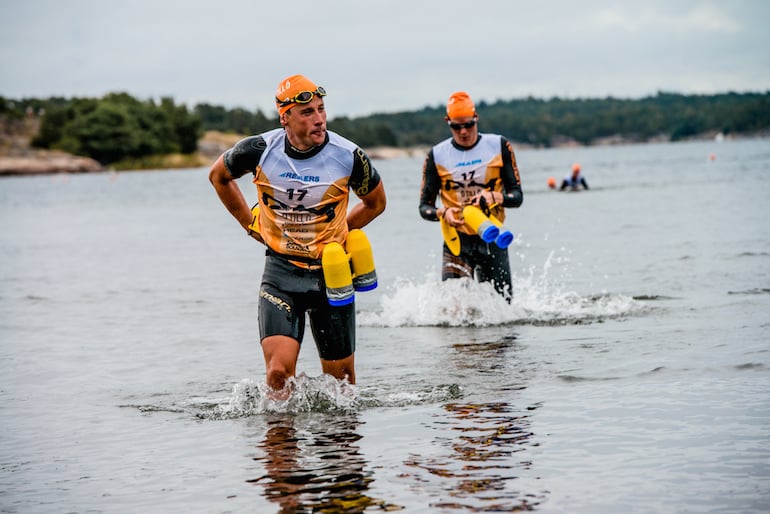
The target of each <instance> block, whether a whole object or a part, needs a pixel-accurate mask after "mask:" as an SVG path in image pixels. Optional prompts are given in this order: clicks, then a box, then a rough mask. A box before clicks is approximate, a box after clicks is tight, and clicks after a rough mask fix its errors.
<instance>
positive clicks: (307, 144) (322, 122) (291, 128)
mask: <svg viewBox="0 0 770 514" xmlns="http://www.w3.org/2000/svg"><path fill="white" fill-rule="evenodd" d="M283 120H284V121H283V126H284V127H285V128H286V135H287V136H288V138H289V142H290V143H291V144H292V145H293V146H294V147H296V148H297V149H299V150H307V149H309V148H312V147H314V146H316V145H320V144H321V143H323V142H324V141H325V140H326V107H325V106H324V101H323V98H322V97H320V96H314V97H313V99H312V100H310V102H308V103H306V104H296V105H294V106H293V107H292V108H291V109H289V110H288V111H286V113H285V114H284V115H283Z"/></svg>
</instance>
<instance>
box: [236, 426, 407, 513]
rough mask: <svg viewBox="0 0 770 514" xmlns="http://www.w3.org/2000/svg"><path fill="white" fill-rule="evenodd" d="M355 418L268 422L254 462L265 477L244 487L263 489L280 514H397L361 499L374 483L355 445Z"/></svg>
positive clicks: (390, 507)
mask: <svg viewBox="0 0 770 514" xmlns="http://www.w3.org/2000/svg"><path fill="white" fill-rule="evenodd" d="M359 423H360V422H359V421H358V420H357V418H356V417H355V416H354V415H349V416H340V415H326V414H324V415H317V414H314V415H309V416H301V417H298V416H294V415H280V416H274V417H271V418H269V419H268V424H267V431H266V432H265V436H264V439H263V440H262V441H261V442H260V443H259V444H258V445H257V448H258V449H259V450H261V451H262V453H263V454H262V455H261V456H258V457H254V460H256V461H259V462H260V463H261V464H262V465H263V466H264V470H265V473H264V474H263V475H262V476H260V477H258V478H254V479H250V480H248V482H251V483H255V484H259V485H261V486H262V487H264V490H265V492H264V495H265V497H266V498H267V499H268V500H270V501H271V502H274V503H276V504H277V505H278V507H279V509H278V511H277V512H279V513H305V512H307V513H310V512H321V513H351V514H352V513H359V512H364V511H365V510H366V509H368V508H372V507H374V508H376V509H377V510H379V511H394V510H400V507H399V506H397V505H392V504H387V503H386V502H385V501H383V500H378V499H375V498H372V497H370V496H368V495H367V494H366V493H367V491H368V489H369V487H370V485H371V483H372V482H373V481H374V478H373V477H372V472H371V471H369V470H368V469H367V462H366V460H365V459H364V457H363V456H362V455H361V452H360V448H359V446H358V445H357V444H356V443H357V442H358V441H359V440H360V439H361V437H362V436H361V435H359V434H358V433H357V432H356V428H357V426H358V425H359Z"/></svg>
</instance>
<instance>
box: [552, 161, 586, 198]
mask: <svg viewBox="0 0 770 514" xmlns="http://www.w3.org/2000/svg"><path fill="white" fill-rule="evenodd" d="M549 185H550V184H549ZM580 186H583V189H586V190H587V189H588V182H586V179H585V178H584V177H583V175H581V174H580V164H578V163H575V164H573V165H572V175H567V176H566V177H564V180H562V182H561V187H560V188H559V190H560V191H564V190H565V189H567V188H569V189H570V191H579V190H580Z"/></svg>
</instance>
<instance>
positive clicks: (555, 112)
mask: <svg viewBox="0 0 770 514" xmlns="http://www.w3.org/2000/svg"><path fill="white" fill-rule="evenodd" d="M476 108H477V111H478V113H479V116H480V119H481V121H482V131H484V132H494V133H498V134H502V135H504V136H506V137H507V138H508V139H509V140H511V141H512V142H513V143H514V144H520V145H527V146H530V147H536V148H548V147H554V146H563V145H566V144H572V145H596V144H608V143H621V142H622V143H633V142H652V141H681V140H686V139H692V138H699V137H704V135H709V136H710V137H713V135H715V134H722V135H724V136H727V137H735V136H756V135H760V136H764V135H767V134H768V133H770V91H767V92H764V93H735V92H729V93H723V94H714V95H683V94H677V93H667V92H659V93H657V94H656V95H654V96H650V97H646V98H641V99H618V98H612V97H608V98H603V99H598V98H597V99H560V98H551V99H538V98H533V97H528V98H522V99H513V100H498V101H496V102H494V103H489V102H486V101H479V102H477V105H476ZM327 124H328V128H329V129H330V130H333V131H335V132H338V133H339V134H341V135H343V136H345V137H348V138H350V139H352V140H353V141H355V142H356V143H357V144H358V145H359V146H361V147H363V148H375V147H394V148H412V147H421V146H422V147H424V146H429V145H432V144H435V143H437V142H438V141H440V140H442V139H445V138H446V137H448V136H449V132H448V130H447V127H446V124H445V122H444V107H443V105H437V106H434V107H428V106H426V107H424V108H422V109H420V110H416V111H403V112H394V113H377V114H372V115H369V116H362V117H356V118H348V117H344V116H343V117H330V119H329V120H328V123H327ZM278 126H279V124H278V120H277V115H276V114H275V113H270V115H267V114H265V113H263V112H262V111H261V110H259V109H257V110H255V111H249V110H247V109H243V108H234V109H229V108H226V107H224V106H221V105H212V104H207V103H201V104H197V105H195V106H194V107H192V108H190V107H187V106H186V105H183V104H176V103H175V102H174V100H173V99H172V98H167V97H165V98H161V99H160V100H159V101H155V100H140V99H137V98H134V97H132V96H131V95H129V94H127V93H110V94H107V95H105V96H103V97H102V98H69V99H68V98H62V97H51V98H46V99H35V98H25V99H20V100H14V99H7V98H4V97H0V155H5V156H7V155H13V154H14V152H15V153H16V154H18V153H19V151H20V149H23V147H24V146H25V144H26V145H27V146H28V147H29V148H31V149H35V150H38V151H41V152H46V151H47V152H63V153H67V154H71V155H74V156H79V157H81V158H86V159H92V160H93V161H95V162H97V163H99V164H100V165H102V166H109V167H112V168H114V169H130V168H146V167H156V166H158V165H159V163H163V162H175V163H178V165H179V166H189V165H194V163H196V162H198V161H200V152H201V144H202V142H203V141H204V139H205V138H204V136H205V135H208V134H211V133H218V134H223V135H230V136H232V137H237V136H238V135H244V134H254V133H259V132H262V131H264V130H268V129H272V128H276V127H278ZM232 137H230V138H229V139H232ZM212 150H213V151H220V150H221V148H213V149H212ZM28 153H29V152H28ZM169 156H173V157H174V158H173V159H171V160H169V158H168V157H169ZM196 156H197V157H196Z"/></svg>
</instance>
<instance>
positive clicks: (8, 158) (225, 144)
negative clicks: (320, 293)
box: [0, 131, 770, 177]
mask: <svg viewBox="0 0 770 514" xmlns="http://www.w3.org/2000/svg"><path fill="white" fill-rule="evenodd" d="M242 137H243V136H242V135H236V134H222V133H217V132H213V131H212V132H209V133H206V134H205V135H204V136H203V137H202V138H201V140H200V143H199V145H198V152H197V153H195V154H191V155H186V156H181V155H168V156H157V158H155V159H152V160H149V161H145V162H142V161H139V162H137V163H135V164H134V165H133V166H126V167H122V168H121V167H117V168H116V167H110V166H104V165H102V164H101V163H99V162H98V161H96V160H94V159H91V158H88V157H81V156H77V155H72V154H68V153H66V152H62V151H58V150H40V149H34V148H30V147H26V148H18V147H16V148H14V149H13V150H11V151H8V149H5V151H3V149H2V148H0V177H9V176H30V175H55V174H61V173H64V174H78V173H100V172H107V171H139V170H149V169H180V168H191V167H206V166H210V165H211V163H213V162H214V160H215V159H217V158H218V157H219V155H221V154H222V152H224V151H225V150H226V149H227V148H229V147H230V146H232V145H233V144H234V143H235V142H236V141H238V140H239V139H241V138H242ZM768 138H770V135H768V134H767V133H759V134H753V135H745V136H734V135H731V136H723V135H721V134H716V133H708V134H703V135H701V136H699V137H692V138H688V139H686V140H683V141H681V142H688V141H714V142H717V143H719V142H722V141H735V140H743V139H768ZM665 142H669V141H668V140H664V139H660V140H657V139H656V140H650V141H635V140H629V139H626V138H622V137H619V136H616V137H608V138H604V139H602V140H601V141H597V142H596V143H595V144H593V145H582V144H580V143H578V142H576V141H568V140H565V141H562V142H560V144H557V145H554V146H551V147H549V148H551V149H553V148H580V147H584V146H620V145H638V144H650V143H652V144H654V143H665ZM512 144H513V146H514V148H516V149H517V150H521V149H527V150H529V149H536V148H538V147H535V146H532V145H528V144H526V143H518V142H515V141H512ZM430 149H431V145H418V146H411V147H393V146H375V147H371V148H364V151H365V152H366V154H367V155H368V156H369V158H371V159H372V160H389V159H398V158H424V157H425V156H426V155H427V153H428V152H429V151H430Z"/></svg>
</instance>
